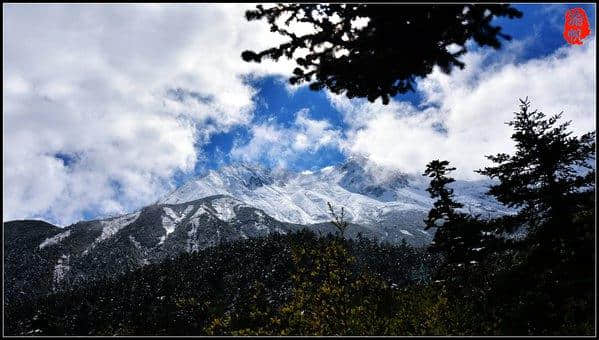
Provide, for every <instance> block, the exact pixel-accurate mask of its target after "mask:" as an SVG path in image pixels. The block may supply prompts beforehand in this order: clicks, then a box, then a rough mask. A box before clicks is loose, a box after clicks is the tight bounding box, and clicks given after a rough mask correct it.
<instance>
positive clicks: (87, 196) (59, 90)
mask: <svg viewBox="0 0 599 340" xmlns="http://www.w3.org/2000/svg"><path fill="white" fill-rule="evenodd" d="M252 7H253V5H247V6H239V5H223V4H219V5H64V6H63V5H35V6H34V5H27V4H25V5H7V6H4V11H3V12H4V17H3V19H4V20H3V29H4V37H3V38H4V39H3V40H4V64H3V71H4V76H3V83H4V87H3V99H4V108H3V119H4V128H3V142H4V143H3V144H4V148H3V161H4V176H3V181H4V191H3V197H4V203H3V208H4V209H3V210H4V216H3V218H4V220H10V219H17V218H31V217H41V216H43V217H44V218H45V219H47V220H50V221H51V222H55V223H60V224H63V225H64V224H68V223H72V222H75V221H76V220H78V219H81V218H83V216H85V213H86V212H90V211H94V212H97V213H99V214H100V215H105V214H115V213H120V212H124V211H130V210H132V209H134V208H137V207H139V206H142V205H144V204H148V203H151V202H152V201H154V200H156V198H157V197H159V196H160V195H162V194H164V192H166V191H167V190H168V189H170V188H171V187H172V185H173V184H172V182H171V177H172V175H173V174H174V172H175V171H183V172H188V171H192V170H193V168H194V164H195V162H196V159H197V158H198V156H199V155H198V151H197V148H196V146H197V145H198V144H202V143H204V142H205V141H206V140H207V138H208V137H209V136H210V135H211V134H212V133H215V132H219V131H227V130H228V129H230V128H231V127H232V126H236V125H246V124H248V123H249V122H250V121H251V119H252V114H253V111H252V110H253V107H254V103H253V101H252V96H253V95H254V93H255V89H253V88H252V87H251V86H249V85H248V84H247V82H245V81H244V77H245V76H246V75H247V74H250V73H254V74H258V75H260V74H266V73H268V74H273V73H274V74H282V73H284V72H285V71H286V70H290V69H291V68H290V67H289V65H287V64H286V63H285V62H282V63H277V64H273V63H270V64H269V63H262V64H249V63H245V62H243V61H242V60H241V57H240V53H241V51H243V50H245V49H248V48H252V47H253V48H262V47H268V46H270V45H272V44H274V43H276V42H277V40H276V39H277V38H278V37H277V36H276V35H273V34H271V33H270V32H269V30H268V27H267V26H266V25H265V24H264V23H262V22H251V23H250V22H247V21H246V20H245V19H244V11H245V9H247V8H252Z"/></svg>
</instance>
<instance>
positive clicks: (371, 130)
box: [328, 37, 596, 178]
mask: <svg viewBox="0 0 599 340" xmlns="http://www.w3.org/2000/svg"><path fill="white" fill-rule="evenodd" d="M512 44H514V45H511V46H510V45H508V46H506V47H507V49H506V50H505V51H504V52H503V53H504V54H503V55H501V56H499V57H497V56H493V55H492V54H487V53H488V52H487V51H488V50H481V51H479V52H476V53H469V54H467V55H465V62H466V68H465V69H464V70H459V69H456V70H454V72H452V74H451V75H446V74H444V73H442V72H440V71H439V70H435V71H434V72H433V73H432V74H431V75H430V76H429V77H427V78H426V79H425V80H423V81H420V82H419V84H418V87H419V90H421V91H422V92H423V94H424V99H425V100H424V106H423V107H426V109H423V108H422V107H421V108H418V107H414V106H413V105H411V104H410V103H407V102H396V101H392V102H391V103H390V104H389V105H387V106H385V105H382V104H381V103H380V100H379V101H377V102H376V103H374V104H371V103H368V102H366V101H364V100H351V101H350V100H348V99H347V98H345V97H343V96H338V95H333V94H330V93H329V94H328V96H329V98H330V100H331V102H332V103H333V104H334V105H335V106H336V107H337V108H338V109H339V110H340V111H342V112H343V113H344V116H345V121H346V122H347V123H348V124H349V125H350V131H349V132H347V136H348V138H347V139H346V140H345V141H344V142H343V143H342V146H343V149H344V150H346V152H349V153H360V154H366V155H369V156H370V158H371V159H372V160H374V161H376V162H379V163H382V164H386V165H391V166H395V167H397V168H399V169H401V170H403V171H406V172H410V173H420V172H422V171H423V169H424V167H425V165H426V163H428V162H429V161H430V160H432V159H435V158H440V159H447V160H449V161H451V163H452V164H453V165H454V166H456V167H457V168H458V171H457V172H456V173H455V175H456V177H460V178H477V177H478V175H476V174H475V173H474V172H473V170H475V169H479V168H481V167H482V166H484V165H487V164H489V163H488V160H487V159H486V158H485V157H484V155H489V154H495V153H498V152H508V153H509V152H512V151H513V143H512V141H511V139H510V136H511V134H512V132H513V131H512V130H511V127H509V126H507V125H506V124H504V123H505V122H507V121H510V120H511V119H512V118H513V112H514V111H517V110H518V104H519V103H518V98H524V97H527V96H528V98H529V99H530V100H531V101H532V107H533V109H534V108H538V109H539V110H541V111H543V112H545V113H546V114H548V115H552V114H555V113H558V112H560V111H564V115H563V119H564V120H572V125H571V128H572V129H573V131H574V133H575V134H577V135H580V134H582V133H584V132H587V131H592V130H595V125H596V122H595V104H596V103H595V91H596V78H595V39H594V37H590V39H588V41H587V42H585V45H583V46H565V47H563V48H561V49H559V50H557V51H556V52H555V53H553V54H552V55H550V56H548V57H546V58H542V59H532V60H528V61H526V62H522V63H516V61H515V60H516V58H515V57H514V56H515V55H516V54H517V53H519V51H522V49H523V48H526V42H524V43H523V42H521V41H520V42H518V41H515V42H513V43H512ZM491 53H497V52H494V51H493V52H491ZM500 53H501V52H500Z"/></svg>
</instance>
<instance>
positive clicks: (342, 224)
mask: <svg viewBox="0 0 599 340" xmlns="http://www.w3.org/2000/svg"><path fill="white" fill-rule="evenodd" d="M327 205H328V207H329V212H330V213H331V216H332V217H333V220H332V221H331V223H332V224H333V225H334V226H335V228H337V230H339V236H340V237H343V236H344V235H345V230H346V229H347V226H348V225H349V224H348V222H347V221H346V220H345V219H344V217H345V208H343V207H341V214H340V215H337V213H336V212H335V210H333V206H332V205H331V202H327Z"/></svg>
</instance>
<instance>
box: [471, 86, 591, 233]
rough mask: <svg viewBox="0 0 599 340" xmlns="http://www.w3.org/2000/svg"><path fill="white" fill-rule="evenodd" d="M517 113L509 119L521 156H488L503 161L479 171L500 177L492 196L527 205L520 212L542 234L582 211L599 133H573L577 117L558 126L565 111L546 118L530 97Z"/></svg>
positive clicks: (522, 205) (516, 153)
mask: <svg viewBox="0 0 599 340" xmlns="http://www.w3.org/2000/svg"><path fill="white" fill-rule="evenodd" d="M515 115H516V116H515V118H514V120H512V121H510V122H508V123H507V124H508V125H510V126H513V127H514V130H515V132H514V134H513V135H512V140H514V142H516V152H515V154H514V155H508V154H505V153H500V154H497V155H490V156H487V158H488V159H490V160H491V161H492V162H493V163H496V164H497V165H496V166H492V167H485V168H484V169H482V170H477V172H478V173H480V174H483V175H487V176H489V177H491V178H496V179H498V180H499V181H500V183H498V184H496V185H493V186H491V188H490V190H489V194H491V195H493V196H495V197H496V198H497V199H498V200H499V201H500V202H502V203H504V204H506V205H508V206H510V207H516V208H521V210H520V215H521V216H523V217H524V218H525V220H526V221H527V223H528V225H529V226H530V227H531V229H532V230H531V232H533V233H536V232H540V231H541V230H540V229H539V226H541V225H545V226H547V222H552V223H559V222H563V221H564V218H566V219H568V218H569V217H568V216H570V215H571V214H573V213H575V212H576V211H578V210H579V209H578V208H577V206H576V204H575V203H576V202H578V201H580V197H581V195H584V191H585V189H586V190H588V189H590V188H592V187H593V185H594V183H595V170H594V168H593V165H592V164H590V163H589V162H590V161H591V160H592V159H594V150H595V132H594V131H593V132H588V133H586V134H583V135H582V136H580V137H572V136H571V134H572V132H569V131H567V129H568V127H569V126H570V123H571V121H567V122H564V123H562V124H559V125H556V124H557V121H558V120H559V119H560V118H561V117H562V113H561V112H560V113H559V114H556V115H553V116H551V117H549V118H545V117H546V116H545V114H544V113H543V112H540V111H538V110H534V111H531V110H530V101H529V100H528V98H526V99H524V100H522V99H520V111H519V112H515ZM585 169H586V170H588V171H586V172H585Z"/></svg>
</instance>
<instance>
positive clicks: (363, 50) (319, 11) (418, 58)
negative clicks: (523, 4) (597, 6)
mask: <svg viewBox="0 0 599 340" xmlns="http://www.w3.org/2000/svg"><path fill="white" fill-rule="evenodd" d="M521 16H522V12H520V11H518V10H517V9H515V8H513V7H511V6H510V5H498V4H484V5H473V4H467V5H463V4H461V5H456V4H450V5H428V4H427V5H414V4H412V5H402V6H397V5H380V4H279V5H276V6H273V7H270V8H264V7H263V6H262V5H258V6H256V10H252V11H247V12H246V18H247V20H250V21H251V20H261V19H263V18H264V19H266V21H267V22H268V23H269V24H270V27H271V31H272V32H277V33H279V34H281V35H283V36H285V37H287V38H289V39H290V40H289V41H288V42H285V43H283V44H280V45H279V46H276V47H272V48H269V49H266V50H263V51H261V52H253V51H244V52H243V53H242V54H241V56H242V58H243V59H244V60H245V61H248V62H249V61H254V62H261V61H262V60H263V59H264V58H270V59H273V60H275V61H276V60H278V59H279V58H280V57H282V56H285V57H286V58H288V59H291V58H293V57H294V53H295V52H296V50H298V49H300V50H301V49H308V52H307V54H306V55H305V56H303V57H297V58H296V59H295V61H296V62H297V65H298V67H296V68H295V69H294V71H293V74H294V75H293V76H292V77H291V78H290V79H289V82H290V83H291V84H296V83H302V82H308V83H310V89H312V90H320V89H323V88H325V87H326V88H328V89H329V90H330V91H332V92H334V93H336V94H339V93H345V94H346V96H347V97H348V98H354V97H366V98H368V100H369V101H371V102H373V101H374V100H376V99H377V98H378V97H381V98H382V101H383V103H384V104H387V103H389V97H393V96H395V95H396V94H398V93H406V92H407V91H413V85H414V82H415V80H416V77H425V76H427V75H428V74H430V73H431V72H432V71H433V67H434V66H439V67H440V68H441V70H442V71H444V72H446V73H449V72H451V69H452V68H453V67H454V66H457V67H459V68H463V67H464V63H463V62H461V61H460V60H458V57H460V56H461V55H463V54H464V53H466V46H465V45H466V42H467V41H468V39H471V38H472V39H474V41H476V42H477V43H478V44H479V45H481V46H491V47H493V48H495V49H497V48H499V47H500V46H501V43H500V41H499V39H498V37H501V38H503V39H506V40H509V39H511V37H510V36H508V35H506V34H504V33H501V27H499V26H492V25H491V24H490V23H491V20H492V19H493V18H494V17H509V18H510V19H512V18H520V17H521ZM361 21H362V22H365V21H367V23H366V25H365V26H363V27H360V25H359V23H360V22H361ZM296 23H301V24H305V23H307V24H310V25H311V26H312V27H313V28H314V29H315V31H314V32H310V33H307V34H303V35H298V34H296V32H293V28H292V26H293V24H296Z"/></svg>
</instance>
